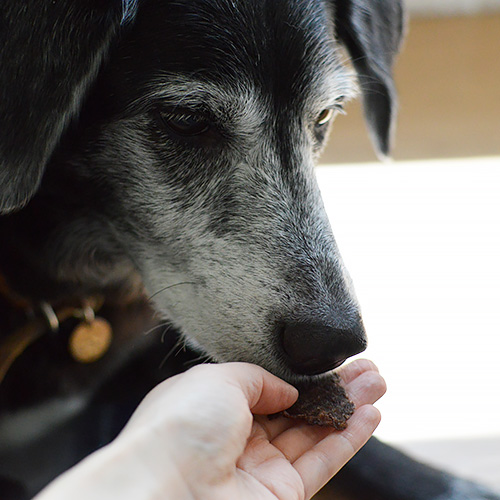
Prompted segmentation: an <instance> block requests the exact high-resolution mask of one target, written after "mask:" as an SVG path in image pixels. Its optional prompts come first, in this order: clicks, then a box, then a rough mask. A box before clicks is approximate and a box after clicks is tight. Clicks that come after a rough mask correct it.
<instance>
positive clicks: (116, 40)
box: [0, 0, 494, 500]
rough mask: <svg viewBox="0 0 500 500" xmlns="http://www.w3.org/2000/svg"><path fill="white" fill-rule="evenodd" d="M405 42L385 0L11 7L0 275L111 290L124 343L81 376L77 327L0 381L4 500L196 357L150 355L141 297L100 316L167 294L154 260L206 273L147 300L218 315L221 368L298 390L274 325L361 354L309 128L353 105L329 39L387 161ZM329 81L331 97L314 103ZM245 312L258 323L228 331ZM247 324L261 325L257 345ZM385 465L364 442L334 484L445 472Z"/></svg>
mask: <svg viewBox="0 0 500 500" xmlns="http://www.w3.org/2000/svg"><path fill="white" fill-rule="evenodd" d="M402 32H403V12H402V7H401V3H400V1H398V0H380V1H376V2H371V1H368V0H345V1H340V0H330V1H326V0H263V1H251V0H234V1H230V0H192V1H187V0H186V1H181V0H138V1H137V2H136V1H128V2H121V1H117V0H114V1H101V0H99V1H98V0H94V1H92V0H86V1H83V0H82V1H80V2H76V3H75V2H73V1H70V0H58V1H57V2H39V1H36V0H26V1H24V2H19V1H18V0H3V2H2V4H1V5H0V51H1V52H0V63H1V66H0V213H4V214H5V215H3V216H2V217H0V235H1V238H2V245H1V246H0V271H1V273H2V275H3V276H4V277H5V278H6V279H7V281H8V283H9V285H10V286H11V287H12V288H13V289H14V290H15V291H16V292H17V293H20V294H21V295H23V296H25V297H30V298H32V299H34V300H40V299H43V300H50V301H51V302H58V301H61V300H67V299H68V298H70V299H75V298H76V299H78V298H81V297H85V296H87V295H88V294H92V293H95V292H99V293H104V294H105V295H107V296H108V297H111V299H112V300H111V302H110V303H109V304H108V305H107V306H106V308H105V310H104V311H103V313H102V314H103V315H105V316H106V317H107V318H108V319H109V320H110V321H111V322H112V324H113V326H114V329H115V332H116V334H115V343H114V345H113V347H112V349H111V351H110V353H108V354H107V355H106V357H105V358H103V359H102V360H101V361H99V362H97V363H95V364H94V365H90V366H81V365H78V364H77V363H75V362H74V361H73V360H72V359H71V358H70V357H69V355H68V353H67V351H66V349H65V347H64V341H65V340H67V339H66V337H67V336H68V335H69V331H71V329H72V327H73V326H74V324H72V323H71V322H70V324H68V325H65V326H64V328H63V329H62V331H61V332H59V334H58V335H56V336H50V335H46V336H44V337H43V338H42V339H40V341H38V342H36V343H35V344H33V345H32V346H31V347H30V348H29V349H28V350H27V351H26V353H25V354H24V355H23V356H22V357H21V358H20V359H19V361H18V362H16V363H15V364H14V365H13V367H12V368H11V370H9V372H8V374H7V377H6V378H5V380H4V382H3V383H2V384H1V385H0V409H1V413H0V433H3V434H2V436H1V437H0V488H1V489H2V491H1V495H0V496H1V497H2V499H3V500H5V499H6V498H16V499H17V500H19V499H21V498H28V497H29V496H31V495H33V494H34V493H35V492H36V491H38V490H39V489H40V488H41V487H42V486H43V485H44V484H46V483H47V481H49V480H50V479H51V478H52V477H54V476H55V475H57V474H59V473H60V472H62V471H63V470H64V469H66V468H67V467H69V466H71V465H72V464H73V463H75V462H76V461H78V460H79V459H81V458H82V457H84V456H85V455H87V454H88V453H90V452H91V451H92V450H94V449H96V448H97V447H99V446H101V445H103V444H105V443H107V442H109V440H111V439H112V438H113V437H114V436H115V435H116V433H117V432H118V431H119V429H120V428H121V426H122V425H123V423H124V422H125V421H126V419H127V418H128V416H129V415H130V413H131V412H132V411H133V408H134V407H135V406H136V405H137V404H138V402H139V401H140V399H141V397H142V396H143V395H144V394H145V393H146V392H147V391H148V390H149V389H150V388H152V387H153V386H154V385H155V384H156V383H158V382H159V381H160V380H162V379H164V378H165V377H168V376H170V375H172V374H174V373H177V372H179V371H181V370H183V369H185V368H186V367H187V366H189V363H191V362H192V361H193V360H194V358H196V357H198V356H199V354H197V353H196V352H195V351H191V350H190V349H186V350H185V351H183V352H182V353H180V354H179V355H178V356H170V357H168V358H165V356H166V355H167V353H168V351H169V350H170V349H171V348H172V347H175V345H176V342H177V337H176V336H175V335H176V334H175V332H173V331H172V330H171V329H170V330H168V333H167V334H166V337H165V339H164V340H165V345H163V346H162V345H161V343H160V340H161V339H160V337H161V335H160V334H161V330H158V331H156V332H154V333H153V334H151V335H149V336H143V335H142V333H143V332H145V331H147V330H148V329H150V328H151V327H153V326H154V325H157V324H158V321H159V320H158V318H156V317H155V316H154V314H153V312H152V311H151V309H150V308H149V305H148V304H144V303H139V304H134V305H117V304H116V303H114V302H113V301H115V302H116V301H117V302H118V303H119V304H120V303H122V302H123V299H122V298H120V297H123V295H124V293H125V292H128V291H129V290H132V289H136V288H137V286H138V284H139V286H140V280H141V279H143V280H145V281H147V280H149V283H147V285H149V286H150V287H151V286H154V285H156V284H157V283H158V282H160V283H163V281H162V280H160V278H158V280H157V281H155V280H156V275H157V274H160V273H161V272H165V273H166V271H165V269H164V268H163V267H165V266H167V265H168V266H170V267H168V272H169V273H170V274H169V276H170V275H180V274H181V273H180V270H185V269H188V270H192V268H193V267H196V266H198V265H201V264H202V263H200V260H202V259H199V256H200V255H203V256H204V258H206V260H207V262H208V264H207V267H208V268H209V269H208V271H206V272H205V275H202V278H203V279H198V280H197V282H195V283H192V282H190V280H181V281H177V282H174V283H173V284H172V283H167V285H168V286H165V287H162V288H161V289H159V290H151V289H150V292H153V291H155V292H158V294H157V295H159V296H161V294H164V295H165V294H170V295H175V296H176V297H177V296H178V297H180V298H181V299H182V298H183V297H186V296H187V297H189V298H190V299H193V304H195V306H197V308H196V307H195V306H193V308H192V309H191V310H190V315H192V316H194V315H195V314H194V313H195V312H199V311H197V310H196V309H202V310H208V311H210V312H211V311H212V310H214V311H216V312H219V316H218V318H219V319H220V318H224V321H222V320H221V321H220V322H219V323H217V325H216V326H217V330H220V331H221V332H222V333H223V332H224V329H225V330H226V332H227V335H226V336H225V337H224V338H223V339H221V340H220V341H219V342H218V344H222V345H223V348H224V345H226V344H227V345H226V351H224V350H222V354H221V353H220V351H217V348H218V347H219V345H211V344H210V342H209V341H207V340H206V339H204V341H205V342H206V345H203V348H204V350H205V351H207V352H209V354H210V355H211V356H213V357H215V358H217V357H218V359H222V360H229V358H228V356H229V357H231V356H232V358H230V359H241V360H248V361H253V362H257V363H260V364H263V365H264V366H266V367H267V368H268V369H271V370H274V371H275V372H276V373H278V374H281V375H283V376H286V377H288V378H289V379H292V380H293V379H294V377H295V378H297V377H299V376H300V373H299V372H298V373H293V372H292V371H291V370H290V367H289V366H285V365H286V362H287V360H286V356H284V354H283V352H282V349H281V350H280V347H279V343H280V340H279V336H280V334H282V333H283V326H282V325H283V323H286V322H288V324H292V323H293V324H305V325H309V326H310V325H311V324H315V323H317V322H319V323H318V324H319V325H320V326H319V327H318V328H319V329H320V330H321V331H328V332H337V333H338V332H341V333H342V335H344V334H345V335H347V334H348V335H349V336H350V342H353V343H354V344H355V346H354V347H353V348H354V349H357V350H359V349H360V348H362V347H363V346H364V332H363V328H362V323H361V319H360V315H359V309H358V307H357V304H356V302H355V298H354V296H353V294H352V291H351V286H350V282H349V279H348V277H347V274H346V273H345V271H344V270H343V267H342V264H341V260H340V257H339V255H338V250H337V249H336V246H335V242H334V240H333V237H332V235H331V231H330V228H329V226H328V222H327V220H326V217H325V215H324V213H323V212H322V211H321V202H320V199H319V193H318V191H317V188H316V187H315V184H314V181H313V180H312V179H313V178H312V175H311V171H312V166H313V162H314V159H315V158H316V157H317V155H318V153H319V151H320V150H321V147H322V145H323V143H324V140H325V136H326V129H325V128H324V127H323V128H322V127H317V126H316V125H315V124H314V123H315V118H316V116H317V114H318V112H319V111H321V109H316V108H315V106H319V104H318V103H320V104H321V103H322V102H323V100H322V99H327V100H328V99H329V101H328V105H337V104H338V101H340V100H342V97H343V95H342V92H343V91H344V90H345V92H346V93H348V92H349V90H350V87H349V82H348V81H347V80H348V79H347V78H346V77H345V70H344V69H342V65H341V63H340V55H339V51H338V46H339V44H342V45H344V46H345V47H346V49H347V51H348V52H349V54H350V56H351V58H352V61H353V64H354V67H355V69H356V71H357V74H358V78H359V82H360V86H361V89H362V93H363V96H364V104H365V111H366V116H367V121H368V124H369V127H370V130H371V131H372V135H373V138H374V142H375V145H376V147H377V149H378V150H379V152H380V153H381V154H382V155H386V154H387V153H388V151H389V149H390V138H391V134H392V128H393V123H394V116H395V107H396V104H395V91H394V84H393V81H392V76H391V69H392V64H393V61H394V57H395V55H396V53H397V51H398V48H399V45H400V40H401V37H402ZM331 74H335V75H337V77H336V80H335V82H334V83H335V85H336V87H335V89H334V90H331V89H330V90H329V91H325V89H324V85H325V82H326V81H327V80H328V78H327V77H328V75H331ZM179 81H181V83H182V82H184V84H185V83H186V82H188V83H187V85H188V86H189V85H191V86H193V85H194V86H196V83H195V82H201V86H202V87H203V88H202V91H200V90H199V89H195V91H193V92H190V91H189V89H188V90H185V92H184V94H185V95H181V97H179V92H178V91H177V93H175V92H173V91H172V89H174V88H175V86H176V85H178V84H179ZM193 82H194V83H193ZM207 89H209V90H207ZM210 89H212V90H210ZM325 92H326V93H328V92H330V94H331V95H327V96H325V95H324V94H325ZM247 94H248V95H247ZM218 96H219V97H220V99H218ZM252 99H253V100H252ZM184 107H187V108H188V111H189V113H191V115H190V116H191V117H192V115H193V112H194V113H195V114H196V113H199V114H200V115H201V116H203V117H204V118H203V119H205V117H207V116H208V119H209V122H210V128H209V129H208V131H207V132H206V133H202V134H199V135H194V136H182V134H181V135H179V134H178V133H176V132H173V130H172V128H171V126H170V125H169V123H170V122H169V120H171V118H169V116H171V114H172V112H177V113H179V112H181V113H183V112H184V111H182V110H183V109H184ZM179 110H181V111H179ZM193 110H194V111H193ZM189 113H188V114H189ZM167 219H168V220H167ZM200 233H201V234H200ZM204 236H207V238H208V239H207V240H206V241H205V240H203V237H204ZM197 238H198V239H199V238H201V239H202V244H200V243H199V241H198V240H197ZM221 243H223V244H221ZM151 255H153V257H155V256H156V257H155V258H157V260H156V261H155V260H154V259H153V257H151ZM158 262H159V264H158ZM271 272H274V273H275V275H272V274H270V273H271ZM176 273H177V274H176ZM210 273H212V274H210ZM268 274H270V275H269V276H268ZM212 275H215V277H214V276H212ZM228 276H229V278H228ZM146 278H147V279H146ZM162 279H163V278H162ZM210 280H212V282H211V285H210V287H208V286H207V282H210ZM228 283H229V284H230V286H231V287H233V288H229V292H230V294H229V295H230V297H228V296H227V294H228V291H227V290H226V288H227V286H228ZM204 287H205V288H206V290H205V289H204ZM225 287H226V288H225ZM193 289H194V292H193ZM200 290H201V292H200ZM245 293H246V294H247V295H245ZM183 294H184V295H183ZM190 294H191V295H190ZM252 294H253V295H252ZM266 294H267V295H266ZM234 297H236V299H235V298H234ZM181 299H178V300H174V301H173V304H174V305H173V307H174V308H175V307H177V302H179V301H181ZM238 299H241V303H240V302H238ZM243 299H244V300H243ZM245 300H246V301H247V302H245ZM7 302H8V301H6V300H5V298H3V299H2V298H0V341H1V340H2V339H3V338H4V337H5V336H6V335H7V333H8V332H9V331H10V330H12V329H13V328H15V327H16V325H17V323H18V320H19V319H18V318H16V317H14V316H12V314H11V310H10V308H9V304H7ZM268 302H269V303H270V304H268ZM200 304H201V305H200ZM226 305H227V309H224V308H223V306H226ZM202 306H205V307H202ZM186 307H188V309H189V307H191V305H190V304H188V305H187V306H186ZM238 308H240V309H238ZM160 309H161V308H160ZM249 309H252V310H251V314H252V315H253V316H251V317H250V319H252V320H253V319H255V325H254V324H250V325H246V324H242V323H245V322H244V321H241V320H240V318H245V314H247V310H249ZM228 311H229V312H228ZM163 312H164V311H163ZM225 313H227V314H226V315H225ZM229 313H231V314H233V315H234V316H235V317H236V319H237V320H234V321H233V322H231V321H232V320H231V319H230V316H231V314H229ZM174 316H175V314H174ZM178 316H179V317H175V318H169V319H170V320H171V321H172V322H174V324H175V325H177V326H179V325H180V326H181V327H183V328H181V329H184V330H188V332H187V333H186V332H183V333H184V334H185V335H186V336H187V337H189V333H190V332H189V327H185V325H184V324H183V319H184V318H183V317H182V309H181V313H180V314H178ZM201 318H202V320H203V318H204V317H203V316H202V317H201ZM191 326H192V325H191ZM195 326H196V325H195ZM204 326H205V325H204ZM254 326H255V329H253V328H254ZM212 327H213V325H212ZM245 328H248V329H250V330H249V331H252V332H254V331H255V332H257V331H258V330H259V328H260V330H261V331H260V337H258V336H257V335H256V334H255V335H254V336H250V335H249V334H248V331H247V330H245ZM207 330H209V328H208V327H207ZM285 331H286V329H285ZM233 336H234V338H235V339H236V340H234V339H233ZM191 340H193V339H191ZM194 340H198V339H194ZM194 340H193V341H194ZM231 342H234V344H231ZM202 344H203V342H202ZM207 346H208V347H207ZM346 349H347V347H346ZM227 353H229V354H227ZM345 354H346V355H348V353H345ZM261 355H262V357H259V356H261ZM338 355H339V354H338V353H337V356H338ZM224 356H226V357H225V358H224ZM162 360H163V361H166V362H162ZM327 361H328V360H327ZM186 363H187V364H186ZM159 367H160V368H159ZM58 401H62V402H63V404H62V406H57V405H56V403H57V402H58ZM54 405H56V406H54ZM58 412H59V413H58ZM65 412H68V413H67V415H66V416H65ZM30 432H31V433H32V435H31V434H30ZM377 450H378V451H377V453H376V455H375V456H376V458H375V459H374V458H373V456H372V454H371V448H367V451H365V452H364V454H360V455H359V457H358V460H357V461H355V462H353V465H352V467H351V466H350V468H348V469H346V472H345V473H344V477H348V476H349V475H352V477H354V480H353V481H350V482H351V484H352V483H354V484H356V485H357V486H359V484H361V483H359V478H360V477H362V478H363V481H364V482H363V485H364V486H363V487H364V488H365V490H364V491H365V492H371V493H368V495H370V494H371V495H373V496H372V497H371V500H373V498H375V496H376V495H377V494H379V495H384V494H386V492H397V493H394V494H393V493H390V494H391V495H393V496H389V493H387V495H388V496H386V497H384V498H385V500H388V499H389V498H394V499H396V498H401V499H402V500H410V499H420V498H422V499H423V498H424V497H423V496H422V494H423V493H422V492H423V490H422V487H421V485H422V483H423V482H425V481H426V480H427V479H429V478H431V479H432V478H434V477H435V475H436V473H434V472H431V471H430V469H426V468H421V469H420V468H419V469H415V471H416V476H418V477H417V479H416V480H415V483H414V484H413V485H410V486H409V487H408V488H406V489H405V485H404V484H403V483H402V481H401V479H400V478H401V477H407V476H406V475H405V471H406V472H408V471H410V470H412V468H414V467H415V463H414V462H412V461H410V460H409V459H408V460H406V459H405V460H401V461H398V460H392V459H391V456H392V455H391V452H390V451H389V452H388V451H387V449H386V448H384V447H383V446H382V448H380V447H378V448H377ZM384 450H386V451H384ZM364 457H367V459H366V460H365V459H364ZM384 464H385V465H386V466H387V467H389V468H390V470H392V472H393V475H392V480H393V484H392V485H391V486H390V487H389V488H387V487H385V489H384V485H383V482H382V483H381V482H380V481H379V480H377V476H378V471H380V470H384V469H383V466H384ZM386 470H387V469H386ZM349 471H351V472H349ZM370 471H371V472H370ZM398 471H399V472H401V474H398ZM437 474H438V475H439V473H437ZM384 477H386V476H385V475H384ZM356 478H358V479H356ZM440 478H441V476H440ZM339 479H342V477H341V476H339ZM432 480H433V481H434V479H432ZM440 481H441V479H440ZM348 483H349V481H348ZM433 484H436V487H435V489H432V490H425V491H428V493H425V495H430V496H427V500H438V499H439V500H451V499H453V498H455V497H453V496H450V495H452V493H450V492H451V491H452V487H453V479H452V478H451V477H450V476H443V478H442V481H441V482H439V484H438V483H433ZM377 490H378V491H379V493H377V492H376V491H377ZM477 491H479V490H477ZM448 493H449V494H448ZM359 494H361V493H359ZM447 494H448V496H446V495H447ZM8 495H10V497H9V496H8ZM398 495H399V496H398ZM439 495H441V496H439ZM358 498H361V497H358ZM369 498H370V497H369ZM464 498H465V497H464ZM474 498H477V499H486V498H494V497H488V496H486V495H483V496H481V494H480V493H478V494H477V496H475V497H474Z"/></svg>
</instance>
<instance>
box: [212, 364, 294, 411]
mask: <svg viewBox="0 0 500 500" xmlns="http://www.w3.org/2000/svg"><path fill="white" fill-rule="evenodd" d="M217 366H218V367H219V368H220V369H221V372H223V373H224V374H225V375H226V380H227V382H228V383H230V384H232V385H237V386H238V387H239V389H240V390H241V391H242V392H243V394H244V396H245V397H246V399H247V401H248V405H249V408H250V410H251V411H252V413H254V414H256V415H269V414H272V413H278V412H280V411H282V410H284V409H286V408H289V407H290V406H291V405H293V403H295V401H296V400H297V398H298V396H299V392H298V391H297V389H296V388H295V387H293V386H292V385H290V384H288V383H287V382H285V381H284V380H281V379H280V378H278V377H276V376H274V375H272V374H271V373H269V372H268V371H266V370H264V369H263V368H261V367H260V366H257V365H252V364H249V363H225V364H220V365H217Z"/></svg>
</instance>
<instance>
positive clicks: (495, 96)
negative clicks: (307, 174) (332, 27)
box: [321, 15, 500, 163]
mask: <svg viewBox="0 0 500 500" xmlns="http://www.w3.org/2000/svg"><path fill="white" fill-rule="evenodd" d="M395 73H396V83H397V87H398V90H399V96H400V99H399V101H400V114H399V122H398V129H397V135H396V147H395V150H394V154H393V156H394V158H395V159H405V160H407V159H423V158H450V157H453V158H458V157H464V156H468V157H471V156H489V155H500V15H487V16H478V17H457V18H438V19H427V20H425V19H416V20H413V21H411V22H410V25H409V32H408V37H407V40H406V43H405V45H404V47H403V51H402V53H401V55H400V57H399V60H398V62H397V64H396V71H395ZM347 112H348V115H347V116H340V117H339V118H338V119H337V122H336V123H335V124H334V127H333V131H332V135H331V138H330V143H329V145H328V147H327V150H326V151H325V153H324V154H323V156H322V158H321V162H322V163H343V162H365V161H373V160H374V159H375V155H374V153H373V150H372V148H371V146H370V143H369V140H368V136H367V134H366V132H365V129H364V125H363V120H362V113H361V109H360V105H359V103H357V102H356V103H351V104H350V105H348V108H347Z"/></svg>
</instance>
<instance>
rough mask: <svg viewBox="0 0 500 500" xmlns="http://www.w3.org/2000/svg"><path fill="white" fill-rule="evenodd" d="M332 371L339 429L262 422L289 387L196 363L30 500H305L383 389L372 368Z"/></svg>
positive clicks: (290, 397) (284, 402) (235, 368)
mask: <svg viewBox="0 0 500 500" xmlns="http://www.w3.org/2000/svg"><path fill="white" fill-rule="evenodd" d="M338 374H339V375H340V377H341V379H342V381H343V383H344V385H345V387H346V389H347V392H348V394H349V397H350V398H351V400H352V401H353V402H354V403H355V405H356V408H357V410H356V411H355V413H354V415H353V416H352V417H351V419H350V421H349V425H348V427H347V429H346V430H344V431H342V432H338V431H335V430H332V429H325V428H319V427H312V426H308V425H305V424H302V423H298V422H297V421H294V420H290V419H286V418H284V417H279V418H276V419H273V420H269V419H268V418H267V417H266V416H265V415H268V414H272V413H275V412H278V411H281V410H283V409H285V408H288V407H289V406H290V405H292V404H293V403H294V402H295V400H296V398H297V390H296V389H295V388H293V387H292V386H290V385H288V384H287V383H286V382H284V381H282V380H280V379H278V378H277V377H274V376H273V375H271V374H270V373H268V372H266V371H265V370H263V369H262V368H259V367H257V366H255V365H250V364H245V363H228V364H220V365H201V366H198V367H195V368H193V369H191V370H189V371H187V372H186V373H184V374H181V375H178V376H176V377H172V378H170V379H168V380H167V381H165V382H163V383H162V384H160V385H159V386H158V387H156V388H155V389H154V390H153V391H151V393H150V394H149V395H148V396H147V397H146V398H145V399H144V401H143V402H142V403H141V405H140V406H139V407H138V409H137V410H136V412H135V413H134V415H133V416H132V418H131V419H130V421H129V423H128V424H127V426H126V427H125V429H124V430H123V431H122V433H121V434H120V436H118V438H117V439H116V440H115V441H114V442H113V443H111V444H110V445H108V446H107V447H106V448H104V449H103V450H101V451H99V452H97V453H96V454H94V455H93V456H91V457H89V458H88V459H87V460H85V461H84V462H83V463H82V464H81V465H79V466H77V467H75V468H74V469H73V470H72V471H70V472H69V473H67V474H66V475H65V476H67V477H66V478H65V480H64V479H62V480H61V483H62V489H61V488H59V493H60V495H59V496H57V493H58V488H57V483H58V481H56V482H55V484H54V488H53V489H52V493H53V494H52V496H50V495H49V496H47V497H45V496H44V495H43V494H42V496H41V497H40V499H39V500H53V499H56V498H67V495H68V494H69V492H70V491H71V498H73V499H75V500H76V499H77V498H84V497H85V498H88V497H89V495H92V496H93V497H94V498H98V499H101V498H102V499H104V498H106V499H107V498H118V497H120V498H121V499H122V500H125V499H129V498H130V499H134V500H139V499H141V500H142V499H144V500H150V499H152V498H157V497H161V498H165V499H174V498H175V499H176V500H177V499H179V500H180V499H184V498H186V499H188V498H189V499H193V498H194V499H200V500H201V499H203V500H211V499H214V500H215V499H217V500H221V499H233V498H238V499H242V500H245V499H252V500H255V499H259V500H267V499H270V500H271V499H272V500H276V499H278V500H291V499H300V500H303V499H310V498H311V497H312V496H313V495H314V493H315V492H316V491H318V490H319V489H320V488H321V487H322V486H323V485H324V484H325V483H326V482H327V481H328V480H329V479H330V478H331V477H332V476H333V475H334V474H336V472H338V470H339V469H340V468H341V467H342V466H343V465H344V464H345V462H347V461H348V460H349V459H350V458H351V457H352V456H353V455H354V454H355V452H356V451H357V450H358V449H359V448H360V447H361V446H362V445H363V444H364V443H365V442H366V441H367V440H368V438H369V437H370V436H371V434H372V433H373V431H374V430H375V428H376V426H377V425H378V423H379V420H380V414H379V413H378V410H376V409H375V408H374V407H373V406H372V403H374V402H375V401H376V400H378V399H379V398H380V397H381V396H382V395H383V393H384V392H385V383H384V381H383V379H382V377H381V376H380V375H379V374H378V371H377V369H376V367H375V366H374V365H373V364H372V363H371V362H369V361H366V360H358V361H354V362H353V363H351V364H349V365H346V366H344V367H342V368H341V369H340V370H338ZM79 468H80V470H79ZM71 475H72V476H73V477H71ZM63 478H64V476H63ZM61 491H62V493H61ZM54 492H55V493H54ZM47 493H51V488H50V487H49V488H48V490H47ZM79 494H81V497H80V496H78V495H79Z"/></svg>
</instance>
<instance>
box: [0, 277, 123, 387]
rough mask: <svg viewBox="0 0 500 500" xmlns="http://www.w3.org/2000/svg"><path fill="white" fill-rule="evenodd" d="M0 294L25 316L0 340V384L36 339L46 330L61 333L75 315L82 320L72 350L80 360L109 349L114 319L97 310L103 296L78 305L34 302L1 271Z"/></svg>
mask: <svg viewBox="0 0 500 500" xmlns="http://www.w3.org/2000/svg"><path fill="white" fill-rule="evenodd" d="M0 296H2V297H3V298H4V300H5V301H6V302H7V303H8V304H9V305H10V306H11V307H13V308H15V309H16V310H19V312H20V313H21V314H23V315H24V317H25V320H24V322H23V323H22V324H21V326H20V327H18V328H17V329H16V330H15V331H14V332H13V333H10V334H9V335H8V336H7V337H6V338H4V339H3V340H2V341H0V384H1V383H2V381H3V379H4V378H5V376H6V374H7V372H8V371H9V369H10V367H11V366H12V364H13V363H14V362H15V361H16V359H18V358H19V356H21V355H22V353H23V352H24V351H25V350H26V349H27V348H28V347H29V346H30V345H32V344H33V343H34V342H35V341H36V340H38V339H39V338H40V337H42V336H43V335H46V334H49V333H51V334H57V333H58V332H59V331H60V329H61V325H62V324H63V323H64V322H65V321H67V320H69V319H70V318H75V319H77V320H78V321H79V322H78V324H77V325H76V327H74V328H73V330H72V332H71V333H70V335H69V338H68V350H69V352H70V354H71V356H72V357H73V359H75V360H76V361H78V362H79V363H93V362H94V361H97V360H98V359H100V358H102V357H103V356H104V354H106V352H107V351H108V349H109V347H110V345H111V341H112V337H113V331H112V328H111V325H110V323H109V322H108V321H107V320H105V319H104V318H102V317H98V316H96V312H97V311H99V309H100V308H101V307H102V305H103V303H104V299H103V298H102V297H90V298H86V299H84V300H81V301H80V302H79V304H78V305H76V306H75V305H64V306H59V307H55V306H52V305H51V304H49V303H48V302H40V303H38V304H37V303H33V302H32V301H30V300H28V299H26V298H24V297H22V296H20V295H19V294H17V293H16V292H14V291H13V290H11V288H10V287H9V286H8V284H7V281H6V279H5V277H4V276H3V275H2V274H0Z"/></svg>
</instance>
